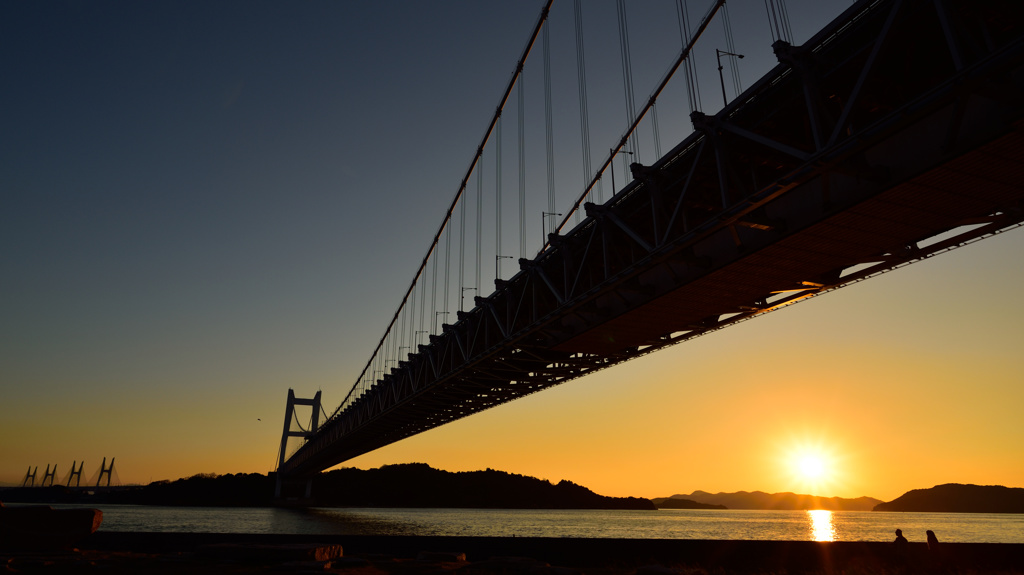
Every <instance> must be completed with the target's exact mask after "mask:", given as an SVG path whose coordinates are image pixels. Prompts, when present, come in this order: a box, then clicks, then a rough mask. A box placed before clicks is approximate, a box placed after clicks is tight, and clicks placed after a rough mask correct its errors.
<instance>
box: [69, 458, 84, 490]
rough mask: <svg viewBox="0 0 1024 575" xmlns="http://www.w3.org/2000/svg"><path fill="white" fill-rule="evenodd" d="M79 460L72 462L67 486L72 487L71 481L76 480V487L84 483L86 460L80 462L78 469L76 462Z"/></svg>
mask: <svg viewBox="0 0 1024 575" xmlns="http://www.w3.org/2000/svg"><path fill="white" fill-rule="evenodd" d="M76 463H78V461H72V462H71V472H70V473H69V474H68V481H67V485H66V486H67V487H71V481H72V480H74V481H75V487H81V485H82V469H83V468H84V467H85V460H84V459H83V460H82V462H81V463H79V464H78V469H75V464H76Z"/></svg>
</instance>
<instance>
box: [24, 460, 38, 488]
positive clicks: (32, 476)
mask: <svg viewBox="0 0 1024 575" xmlns="http://www.w3.org/2000/svg"><path fill="white" fill-rule="evenodd" d="M37 471H39V466H38V465H37V466H36V468H35V470H33V469H32V466H31V465H29V466H28V471H26V472H25V479H23V480H22V481H21V486H22V487H35V486H36V472H37ZM29 480H31V481H32V484H31V485H29Z"/></svg>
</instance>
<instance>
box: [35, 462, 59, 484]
mask: <svg viewBox="0 0 1024 575" xmlns="http://www.w3.org/2000/svg"><path fill="white" fill-rule="evenodd" d="M55 479H57V464H56V463H54V464H53V469H52V470H51V469H50V464H49V463H47V464H46V474H45V475H43V480H42V481H41V482H39V486H40V487H53V482H54V480H55Z"/></svg>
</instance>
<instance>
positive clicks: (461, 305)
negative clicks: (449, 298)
mask: <svg viewBox="0 0 1024 575" xmlns="http://www.w3.org/2000/svg"><path fill="white" fill-rule="evenodd" d="M469 290H473V291H476V288H475V287H464V288H462V299H461V300H460V301H459V311H462V309H463V307H464V306H465V304H466V292H467V291H469Z"/></svg>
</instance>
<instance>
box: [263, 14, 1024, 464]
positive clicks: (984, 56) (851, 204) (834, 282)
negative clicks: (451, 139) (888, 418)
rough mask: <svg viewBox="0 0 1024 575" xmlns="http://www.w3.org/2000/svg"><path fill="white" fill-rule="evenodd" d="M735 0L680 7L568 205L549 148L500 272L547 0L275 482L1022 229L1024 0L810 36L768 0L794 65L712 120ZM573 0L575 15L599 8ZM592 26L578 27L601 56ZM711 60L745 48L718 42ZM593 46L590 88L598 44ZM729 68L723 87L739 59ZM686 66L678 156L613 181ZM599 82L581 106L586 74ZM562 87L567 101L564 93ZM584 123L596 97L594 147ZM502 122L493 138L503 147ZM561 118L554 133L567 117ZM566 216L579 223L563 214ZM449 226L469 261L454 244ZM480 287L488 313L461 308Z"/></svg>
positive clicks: (837, 25)
mask: <svg viewBox="0 0 1024 575" xmlns="http://www.w3.org/2000/svg"><path fill="white" fill-rule="evenodd" d="M566 4H568V3H566ZM723 4H724V2H721V1H718V2H713V3H712V4H711V6H710V8H709V9H708V10H707V12H705V13H703V14H702V17H701V18H700V19H687V16H688V14H687V13H686V10H685V8H686V6H685V3H680V10H679V15H680V21H681V30H682V31H683V33H682V34H681V42H680V45H681V48H680V52H679V57H678V59H677V60H676V62H675V65H674V66H673V68H672V70H670V72H669V73H668V74H666V76H665V78H664V80H663V82H662V83H661V85H659V86H658V87H656V88H655V89H654V91H653V93H652V96H651V97H650V99H649V100H648V101H647V102H646V103H644V104H643V105H640V106H637V105H636V104H635V100H634V97H633V95H632V86H631V83H632V81H631V80H626V81H625V82H624V84H625V85H626V86H627V88H626V90H625V93H626V98H625V100H626V103H627V114H628V117H629V118H631V125H630V126H629V128H628V129H627V130H626V131H625V134H624V135H623V136H622V138H621V139H620V140H619V141H617V142H614V143H612V145H611V146H610V150H609V152H608V153H607V155H606V156H604V155H603V154H602V156H603V157H604V161H603V165H601V166H600V167H599V168H597V169H596V170H594V171H593V173H594V175H593V177H592V178H591V179H589V182H588V184H587V185H586V187H585V189H584V191H583V193H582V194H581V195H580V197H579V199H578V200H576V201H575V202H574V204H573V205H571V206H565V207H559V206H556V205H555V204H554V201H553V197H554V196H553V193H552V190H551V187H552V185H553V184H552V183H551V182H552V179H551V176H550V170H551V165H552V163H553V162H554V158H552V154H551V153H550V147H548V150H549V153H548V166H547V167H548V170H549V176H548V182H549V186H548V203H547V207H546V208H545V210H544V211H543V213H542V215H541V218H542V220H543V221H544V222H545V229H544V231H545V232H549V231H550V232H551V233H550V234H546V235H545V243H544V245H543V247H542V249H541V251H540V252H539V253H538V254H537V255H536V256H534V257H521V258H519V259H518V264H519V269H518V272H517V273H515V274H514V275H512V277H510V278H508V279H503V278H502V274H501V271H502V263H503V260H505V259H511V257H510V256H508V255H505V251H504V250H503V249H502V236H501V227H502V220H503V217H502V215H501V213H500V208H501V204H502V200H501V198H500V193H501V186H500V170H501V158H502V152H501V149H500V148H501V146H500V142H501V138H500V130H501V119H502V111H503V110H505V109H506V108H505V106H506V103H507V102H517V103H518V104H519V106H520V109H519V113H518V117H519V118H520V125H519V132H520V139H519V151H518V159H519V169H520V177H519V182H520V186H519V187H520V190H519V238H518V239H519V241H520V245H521V249H520V253H523V252H524V251H525V250H524V249H523V248H522V246H523V245H524V242H525V237H524V236H525V229H526V227H525V225H524V223H523V222H524V221H525V219H526V218H527V216H526V215H525V210H524V208H523V205H524V203H525V199H524V197H525V194H526V190H525V184H524V183H523V182H524V181H525V179H524V177H523V174H522V171H523V160H522V158H523V153H524V152H523V147H524V146H525V144H524V142H523V138H522V131H523V129H522V122H521V118H522V106H523V103H522V102H523V95H522V94H523V93H522V88H521V87H522V83H521V82H517V79H518V78H519V74H520V72H522V70H523V67H524V64H525V62H526V60H527V56H528V55H529V54H530V53H531V49H532V47H533V45H534V43H535V42H537V41H539V42H540V43H543V44H544V45H545V46H546V45H547V43H548V42H547V40H548V38H547V33H548V32H547V27H546V26H545V22H546V20H547V16H548V14H549V8H550V4H549V5H548V6H547V7H545V8H544V11H543V13H542V15H541V17H540V18H539V19H538V22H537V25H536V28H535V29H534V30H533V32H532V35H531V39H530V41H529V43H528V44H527V48H526V49H525V50H524V52H523V56H522V59H521V60H520V62H519V64H518V65H517V67H516V73H515V74H513V77H512V79H511V80H510V82H509V84H508V87H507V89H506V91H505V93H504V95H503V96H502V99H501V103H500V104H499V106H498V111H497V112H496V114H495V117H494V119H493V120H492V122H491V124H490V127H488V129H487V130H486V132H485V136H484V138H483V141H482V143H481V145H480V147H479V148H478V150H477V152H476V155H475V156H474V160H473V162H472V163H471V166H470V168H469V170H468V171H467V173H466V176H465V178H464V179H463V180H462V183H461V186H460V188H459V190H458V192H457V193H456V197H455V199H454V200H453V201H452V202H451V204H450V206H449V208H448V210H447V212H446V216H445V218H444V222H443V223H442V225H441V226H440V229H439V231H438V233H437V234H436V236H435V237H434V238H433V242H432V243H431V244H430V246H429V248H428V250H427V255H426V257H424V259H423V262H422V264H421V266H420V268H419V270H417V272H416V274H415V277H414V280H413V282H412V284H411V285H410V286H409V288H408V290H407V291H406V293H405V297H404V298H403V300H402V302H401V304H400V305H399V307H398V310H397V311H396V312H395V314H394V316H393V317H392V318H391V320H390V323H389V324H388V327H387V328H386V330H385V333H384V336H383V337H381V338H380V341H379V343H378V345H377V347H376V349H375V350H374V353H373V355H372V356H371V358H370V359H369V361H368V362H367V363H366V367H365V368H364V369H363V372H362V373H361V374H360V375H359V377H358V378H357V380H356V382H355V384H354V385H353V386H352V389H351V391H349V393H348V395H347V396H346V398H345V399H344V401H343V402H342V404H341V405H340V406H338V408H337V409H336V410H335V411H334V412H333V414H331V415H330V416H329V417H327V418H326V419H325V420H324V421H323V423H322V424H320V422H319V410H320V406H319V394H318V396H317V399H316V400H295V399H294V396H293V394H292V393H291V392H289V403H288V410H287V413H286V423H285V436H284V437H283V438H282V451H281V457H280V464H279V468H278V472H279V476H283V477H286V478H295V479H300V478H303V477H308V476H310V475H312V474H314V473H316V472H319V471H321V470H323V469H326V468H329V467H331V466H334V465H337V464H338V463H341V462H343V461H346V460H348V459H351V458H353V457H356V456H358V455H361V454H363V453H366V452H369V451H372V450H374V449H377V448H379V447H382V446H384V445H387V444H390V443H393V442H395V441H398V440H401V439H403V438H406V437H409V436H411V435H415V434H417V433H420V432H423V431H426V430H428V429H432V428H434V427H437V426H439V425H443V424H445V423H448V422H450V421H453V420H456V419H459V418H461V417H465V416H466V415H470V414H473V413H476V412H479V411H482V410H484V409H487V408H489V407H493V406H495V405H499V404H502V403H505V402H508V401H511V400H513V399H516V398H519V397H522V396H524V395H527V394H531V393H534V392H537V391H540V390H542V389H545V388H547V387H550V386H553V385H557V384H559V383H563V382H565V381H569V380H571V379H575V378H579V377H582V376H584V375H586V374H588V373H591V372H593V371H596V370H600V369H603V368H606V367H609V366H612V365H616V364H618V363H621V362H624V361H627V360H630V359H634V358H637V357H640V356H643V355H646V354H648V353H651V352H653V351H657V350H658V349H662V348H664V347H666V346H670V345H674V344H677V343H681V342H684V341H687V340H689V339H692V338H695V337H699V336H701V335H703V334H706V333H708V332H711V331H714V330H718V329H721V328H723V327H727V326H730V325H734V324H736V323H739V322H742V321H744V320H747V319H751V318H754V317H757V316H758V315H761V314H764V313H767V312H770V311H773V310H776V309H778V308H780V307H784V306H787V305H791V304H793V303H797V302H800V301H804V300H806V299H808V298H810V297H814V296H815V295H818V294H822V293H826V292H828V291H832V290H835V289H838V288H840V287H843V286H846V285H850V284H852V283H855V282H859V281H862V280H864V279H868V278H871V277H873V276H876V275H878V274H881V273H885V272H888V271H891V270H894V269H897V268H900V267H902V266H905V265H908V264H910V263H913V262H917V261H921V260H923V259H927V258H930V257H932V256H934V255H937V254H940V253H943V252H945V251H949V250H951V249H955V248H957V247H960V246H963V245H966V244H968V243H972V242H975V241H978V240H981V239H984V238H986V237H991V236H992V235H995V234H998V233H1001V232H1003V231H1005V230H1008V229H1011V228H1014V227H1017V226H1020V225H1021V224H1022V223H1024V184H1022V182H1024V145H1022V144H1024V118H1022V111H1024V105H1022V104H1024V5H1021V4H1020V3H1018V2H1014V1H1011V0H1001V1H991V2H984V3H978V2H967V1H965V0H863V1H860V2H856V3H854V4H853V5H852V6H851V7H850V8H849V9H847V10H846V11H845V12H843V13H842V14H841V15H840V16H839V17H837V18H836V19H835V20H834V21H833V22H831V23H830V24H829V25H827V26H826V27H825V28H823V29H822V30H821V31H819V32H818V33H817V34H815V35H814V36H813V37H812V38H811V39H810V40H808V41H807V42H804V43H803V44H802V45H800V46H796V45H793V43H792V35H791V34H790V33H789V32H788V31H787V28H788V26H787V24H786V11H785V5H784V3H782V2H778V1H777V0H769V1H768V2H765V6H766V8H767V10H766V13H767V17H768V19H769V22H770V24H771V25H772V27H773V30H774V32H773V40H774V44H773V45H772V49H773V50H774V53H775V56H776V57H777V59H778V62H779V63H778V65H776V66H775V67H774V68H773V69H772V70H771V71H769V72H768V73H767V74H766V75H765V76H763V77H762V78H760V79H759V80H758V81H757V82H755V83H754V85H752V86H751V87H749V88H748V89H746V90H745V91H743V92H742V93H741V94H739V95H738V96H737V97H736V98H735V99H733V100H732V101H731V102H728V103H727V104H726V105H725V107H724V108H722V109H721V110H719V111H717V113H715V114H713V115H712V114H707V113H704V112H703V111H702V110H701V109H700V106H699V105H698V104H696V103H695V102H699V94H698V93H697V87H696V85H695V82H692V79H693V77H694V76H695V72H694V70H693V65H692V62H690V61H689V59H688V58H687V56H688V55H689V53H690V50H691V48H692V47H693V46H694V45H695V44H696V43H698V42H699V40H700V38H701V35H702V33H703V32H704V30H705V29H706V27H707V26H708V25H710V24H711V23H712V22H713V21H715V20H716V19H723V18H727V12H724V7H723ZM617 6H618V8H619V10H620V21H619V30H620V38H619V42H620V48H621V49H622V68H623V77H624V78H627V79H628V78H629V39H628V31H629V30H628V26H627V22H626V18H625V12H624V9H623V6H624V4H623V3H622V2H621V1H620V2H619V3H618V4H617ZM575 8H576V13H575V21H576V22H577V26H578V25H579V22H580V21H581V3H580V2H576V4H575ZM726 22H727V20H726ZM579 38H581V36H580V31H579V28H578V27H577V49H579V50H580V54H584V53H585V51H583V50H582V48H583V46H582V42H581V41H580V40H579ZM728 48H730V46H727V49H728ZM544 56H545V58H544V60H545V63H546V62H547V53H546V52H545V54H544ZM716 56H719V57H721V56H724V57H725V58H726V59H727V61H728V59H729V58H733V59H734V58H736V57H737V56H738V55H737V54H735V53H734V51H733V50H728V51H725V50H716ZM579 62H580V82H581V85H582V86H584V87H585V85H586V80H585V71H586V66H585V64H584V58H583V57H582V56H580V57H579ZM733 62H735V60H733ZM732 68H733V69H734V68H735V66H732ZM545 72H547V68H546V66H545ZM719 72H720V73H721V72H722V70H721V67H720V68H719ZM719 79H720V81H721V87H722V96H723V98H725V96H726V94H725V77H724V75H723V76H720V77H719ZM670 80H674V81H677V82H684V83H685V85H686V87H687V91H688V92H687V93H688V94H689V95H690V112H691V114H690V118H691V121H692V125H693V132H692V133H691V134H690V135H689V136H687V137H685V138H684V139H683V140H682V141H681V142H679V143H678V144H677V145H675V146H674V147H673V148H672V149H671V150H670V151H668V152H667V153H664V154H661V153H660V151H659V153H657V156H658V158H657V160H656V161H654V162H653V163H650V164H649V165H644V164H643V163H642V162H639V161H635V162H632V163H631V165H630V166H629V174H628V176H627V174H626V173H623V172H625V169H620V170H619V174H618V176H616V175H615V174H614V166H615V163H616V162H623V161H626V160H627V159H629V158H632V159H636V155H635V152H637V148H638V146H639V143H638V136H637V134H638V133H639V130H651V131H653V132H654V133H657V119H656V117H654V114H655V111H656V108H655V107H654V104H655V103H656V102H657V97H658V95H659V94H660V93H661V89H662V88H663V87H664V86H665V85H666V84H667V83H668V82H669V81H670ZM705 85H706V83H705ZM717 88H718V86H717V85H716V86H714V87H713V89H712V90H711V93H712V94H714V93H716V91H717ZM517 89H518V90H519V92H518V95H517V97H516V96H515V95H514V92H515V91H516V90H517ZM580 93H581V105H580V108H581V110H584V111H585V110H586V103H585V97H583V96H582V95H583V94H585V89H581V90H580ZM705 97H706V99H708V100H709V101H710V96H709V95H708V94H705ZM546 99H547V100H548V101H547V102H545V108H546V109H547V111H548V114H551V104H550V94H549V93H548V94H546ZM507 115H509V116H511V114H507ZM549 117H550V116H549ZM587 121H588V120H587V118H586V117H585V112H584V113H583V118H582V119H581V125H582V126H584V128H583V133H584V137H583V141H584V148H587V147H588V146H587V145H586V143H587V135H586V131H587V129H586V126H587ZM494 131H497V132H498V134H499V137H498V138H496V146H497V150H492V148H493V146H492V147H488V143H489V141H490V139H491V136H492V133H493V132H494ZM547 131H548V145H550V120H549V121H548V130H547ZM487 151H490V152H492V153H493V159H492V160H491V163H492V164H496V166H494V167H496V169H497V170H498V172H499V180H498V181H499V184H498V185H497V186H496V187H497V190H496V193H497V194H498V198H497V200H496V201H495V203H496V204H497V215H496V218H495V222H494V228H495V229H493V230H489V233H490V234H493V235H494V237H495V246H494V248H493V249H494V251H493V252H492V253H491V254H490V255H492V256H493V258H494V260H495V264H494V265H495V272H494V274H495V277H494V286H495V287H494V290H493V292H491V293H490V294H489V295H485V293H484V292H483V290H482V289H481V283H480V277H481V275H482V272H481V269H482V268H483V267H489V263H488V264H486V266H485V264H483V263H482V262H483V258H482V257H481V255H480V254H481V251H482V250H481V247H480V245H481V237H482V231H481V225H480V222H481V219H482V217H481V206H482V205H483V202H482V201H481V200H480V191H479V190H481V189H482V186H481V183H480V182H481V181H482V180H483V170H482V169H481V168H480V164H481V162H480V160H481V158H483V157H484V154H485V153H487ZM585 153H588V152H585ZM509 155H512V154H509ZM585 163H588V162H585ZM620 165H622V166H623V167H624V165H623V164H620ZM615 178H619V182H620V183H622V184H624V185H623V186H622V187H620V188H616V187H615V184H614V183H612V187H613V192H614V195H613V196H612V197H611V198H610V199H609V200H607V201H601V200H600V196H599V195H596V194H595V191H596V190H597V189H598V188H599V186H601V185H604V184H608V183H609V180H612V182H614V180H615ZM474 184H475V185H474ZM473 191H476V192H477V199H476V201H475V202H474V201H473V199H472V192H473ZM467 206H468V207H467ZM557 210H561V211H557ZM473 211H475V212H476V224H475V227H476V243H477V246H476V248H475V250H467V249H466V247H465V241H464V238H465V235H466V227H467V222H470V221H471V215H470V216H467V212H469V213H470V214H472V212H473ZM556 217H560V218H562V219H561V223H560V224H559V225H557V226H555V224H554V222H555V220H554V219H553V218H556ZM548 222H551V224H550V227H549V226H548ZM471 235H472V234H471ZM453 241H454V242H456V243H457V245H458V248H457V251H458V252H459V257H458V258H455V257H453V256H452V255H451V252H452V249H451V245H452V242H453ZM467 251H468V252H472V253H471V254H470V257H466V254H465V252H467ZM456 259H457V264H456V263H454V261H455V260H456ZM467 260H475V266H474V265H473V264H470V265H468V266H467V265H466V262H467ZM452 268H456V269H455V270H453V269H452ZM467 268H469V269H467ZM474 275H475V278H476V279H475V281H468V280H467V277H472V276H474ZM438 284H441V285H438ZM467 293H468V294H469V295H471V296H472V299H471V300H470V301H472V306H470V309H464V302H465V301H466V299H467ZM456 310H457V311H456ZM452 316H454V317H452ZM439 322H441V323H439ZM296 403H298V404H299V405H312V406H313V410H314V413H315V415H314V418H313V421H312V425H311V426H310V427H308V428H307V429H305V430H302V431H301V432H291V435H292V436H299V437H301V438H302V439H303V440H304V441H303V442H302V444H301V445H300V446H299V448H298V449H297V450H296V451H294V452H293V453H290V454H289V453H287V452H286V450H285V446H286V444H287V439H288V437H289V424H290V421H291V417H292V415H291V414H292V409H293V407H294V405H295V404H296Z"/></svg>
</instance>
